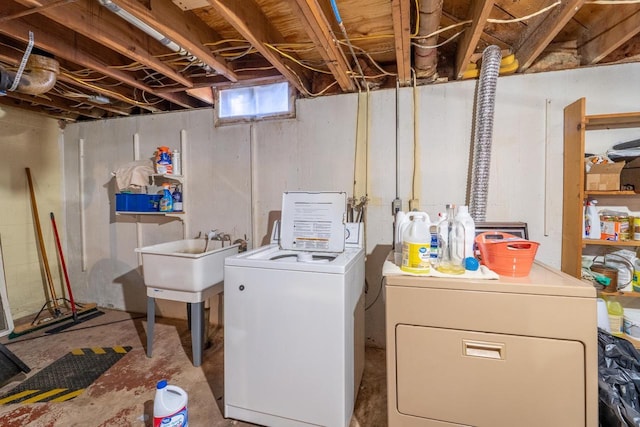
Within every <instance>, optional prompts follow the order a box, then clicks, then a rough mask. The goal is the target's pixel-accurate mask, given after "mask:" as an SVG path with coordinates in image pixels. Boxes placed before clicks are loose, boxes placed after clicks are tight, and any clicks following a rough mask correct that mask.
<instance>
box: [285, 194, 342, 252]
mask: <svg viewBox="0 0 640 427" xmlns="http://www.w3.org/2000/svg"><path fill="white" fill-rule="evenodd" d="M346 209H347V194H346V193H344V192H340V193H331V192H302V191H300V192H285V193H283V194H282V221H281V224H280V247H281V248H282V249H287V250H293V251H313V252H342V251H344V236H345V225H344V220H345V216H346Z"/></svg>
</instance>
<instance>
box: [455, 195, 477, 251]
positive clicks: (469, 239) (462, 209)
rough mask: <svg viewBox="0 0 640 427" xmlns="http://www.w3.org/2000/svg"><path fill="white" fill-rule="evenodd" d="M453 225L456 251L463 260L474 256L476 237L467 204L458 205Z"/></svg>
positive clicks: (474, 226)
mask: <svg viewBox="0 0 640 427" xmlns="http://www.w3.org/2000/svg"><path fill="white" fill-rule="evenodd" d="M454 226H455V228H456V231H455V235H456V243H455V244H456V252H457V253H458V254H459V256H460V258H462V260H463V261H464V259H465V258H469V257H471V258H474V257H475V253H474V250H473V247H474V243H475V238H476V225H475V222H474V221H473V218H472V217H471V215H470V214H469V207H468V206H458V212H457V213H456V218H455V224H454Z"/></svg>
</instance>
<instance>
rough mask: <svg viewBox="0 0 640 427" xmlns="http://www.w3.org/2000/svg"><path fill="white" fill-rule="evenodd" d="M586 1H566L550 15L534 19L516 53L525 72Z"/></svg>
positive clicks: (524, 33) (519, 42)
mask: <svg viewBox="0 0 640 427" xmlns="http://www.w3.org/2000/svg"><path fill="white" fill-rule="evenodd" d="M585 1H586V0H566V1H563V2H561V3H560V4H559V5H558V6H557V7H554V8H553V9H552V10H550V11H549V12H548V13H546V14H544V15H540V16H537V17H535V18H533V19H532V22H530V23H529V26H528V27H527V29H526V30H525V31H524V32H523V33H522V34H521V35H520V40H519V41H518V43H517V44H516V46H515V47H514V53H515V55H516V58H517V59H518V62H519V64H520V67H519V68H518V70H519V71H520V72H523V71H525V70H526V69H527V68H529V67H530V66H531V64H533V61H535V60H536V59H537V58H538V56H540V54H541V53H542V52H543V51H544V49H545V48H546V47H547V46H548V45H549V43H551V42H552V41H553V39H554V37H555V36H556V35H558V33H559V32H560V31H561V30H562V28H564V26H565V25H567V22H569V20H570V19H571V18H573V16H574V15H575V14H576V11H578V9H580V8H581V7H582V5H583V4H584V3H585Z"/></svg>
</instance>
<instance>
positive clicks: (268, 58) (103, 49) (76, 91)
mask: <svg viewBox="0 0 640 427" xmlns="http://www.w3.org/2000/svg"><path fill="white" fill-rule="evenodd" d="M337 3H338V7H339V9H340V10H339V14H340V15H341V19H338V16H337V13H336V12H337V10H333V11H332V5H331V4H330V1H329V0H284V1H283V0H0V73H6V72H9V73H11V72H15V70H16V69H17V64H18V63H19V61H20V60H21V59H22V54H23V52H24V51H25V49H26V46H27V42H28V35H29V31H32V32H33V33H34V35H35V46H34V48H35V50H34V52H35V53H37V54H45V55H46V54H51V55H54V56H55V59H56V60H57V61H58V62H59V63H60V69H61V73H60V75H59V76H58V82H57V83H56V85H55V86H54V88H53V89H51V90H50V91H49V92H48V93H47V96H45V97H43V98H44V99H48V100H49V101H51V102H50V103H49V105H45V104H46V103H45V102H44V101H42V104H39V105H40V107H39V108H41V109H42V111H43V112H44V113H45V114H49V115H51V116H53V117H64V118H65V120H75V119H78V120H89V119H96V118H99V117H112V116H114V115H126V114H148V113H153V112H159V111H172V110H179V109H191V108H201V107H205V106H211V105H212V103H213V102H214V101H215V99H214V98H213V96H212V91H211V90H210V88H214V90H218V89H220V88H227V87H234V86H236V87H239V86H248V85H256V84H265V83H271V82H277V81H288V82H289V83H290V85H292V86H293V87H295V88H296V89H297V90H298V92H299V94H301V96H327V95H331V94H338V93H345V92H350V91H353V90H355V89H354V88H355V87H356V86H358V84H359V81H358V79H359V78H361V76H359V75H356V74H355V73H354V71H356V67H357V73H360V72H361V73H363V74H364V75H365V76H364V78H366V79H367V82H368V83H369V84H368V88H369V89H373V90H376V89H378V88H390V87H394V86H395V85H396V84H402V85H409V84H411V83H414V84H417V85H423V84H432V83H443V82H446V81H447V80H454V79H458V78H460V77H461V76H463V74H464V76H463V77H464V78H474V77H475V76H477V75H478V73H475V72H470V73H465V71H467V69H468V68H469V67H468V66H469V64H470V63H475V62H477V61H478V60H479V59H480V57H481V55H482V52H483V51H484V49H486V47H487V46H489V45H496V46H498V47H499V48H500V49H501V50H502V51H503V52H512V53H514V54H515V57H516V59H517V63H514V65H513V67H512V68H514V67H516V66H518V67H519V68H518V70H517V71H515V72H517V73H523V72H536V73H538V72H543V71H548V70H554V69H568V68H576V67H580V66H583V65H587V66H588V65H593V64H602V63H620V62H640V41H639V40H640V4H619V3H620V2H610V3H607V4H594V1H592V0H540V1H537V2H525V1H522V0H478V1H475V0H338V1H337ZM106 6H109V8H108V7H106ZM112 6H113V7H112ZM114 8H116V9H115V10H114ZM117 8H120V9H119V10H120V11H118V9H117ZM336 9H337V8H336ZM112 10H113V11H115V12H118V14H115V13H114V12H112ZM421 12H422V13H421ZM125 18H126V19H125ZM334 18H335V19H334ZM490 18H491V19H490ZM337 20H340V21H341V25H340V26H338V24H337V23H336V21H337ZM461 23H462V25H460V24H461ZM452 24H458V25H454V26H451V25H452ZM450 26H451V27H450ZM459 33H460V34H459ZM163 37H164V38H166V39H167V40H170V42H167V43H164V42H163V43H161V42H160V41H159V39H162V38H163ZM343 39H348V41H349V44H347V43H345V42H343ZM420 44H422V46H419V45H420ZM180 48H182V49H180ZM38 49H40V51H38ZM352 50H353V51H352ZM42 51H44V52H42ZM3 56H7V57H9V56H11V60H9V61H5V60H3V59H2V57H3ZM580 59H582V62H581V61H580ZM354 61H357V62H354ZM4 68H8V69H7V70H6V71H5V70H4ZM476 68H477V67H476ZM413 70H415V73H413V74H412V71H413ZM421 70H422V72H423V73H422V74H420V71H421ZM476 71H477V70H476ZM509 71H510V72H513V70H509ZM436 73H437V74H436ZM6 75H7V74H5V77H6ZM414 76H415V77H416V78H415V79H414V78H413V77H414ZM435 76H437V77H438V78H437V79H436V78H435ZM432 77H433V78H432ZM4 80H5V81H4V83H0V84H3V85H6V81H7V79H6V78H5V79H4ZM6 89H7V87H0V90H6ZM13 95H14V97H15V98H20V99H15V98H9V97H4V98H6V99H4V103H5V104H6V103H9V104H10V105H15V106H18V107H24V108H25V109H29V110H34V109H36V108H38V107H36V105H37V103H36V101H38V100H37V99H36V100H34V99H28V98H24V97H21V96H18V95H15V94H13ZM98 95H101V96H104V97H107V98H109V100H110V102H109V103H108V104H97V103H95V102H93V101H95V100H99V101H102V99H98V98H96V96H98ZM54 98H55V99H56V101H55V102H53V101H52V100H53V99H54ZM78 100H80V101H78ZM92 102H93V103H92ZM65 106H66V108H69V109H70V110H72V111H71V112H65V110H64V108H65ZM27 107H28V108H27ZM74 108H75V110H74ZM85 109H87V110H88V111H87V112H85V111H84V110H85Z"/></svg>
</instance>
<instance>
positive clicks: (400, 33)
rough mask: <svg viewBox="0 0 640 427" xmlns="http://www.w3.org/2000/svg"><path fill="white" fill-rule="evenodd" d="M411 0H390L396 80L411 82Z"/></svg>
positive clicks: (405, 82) (401, 82)
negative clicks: (396, 68)
mask: <svg viewBox="0 0 640 427" xmlns="http://www.w3.org/2000/svg"><path fill="white" fill-rule="evenodd" d="M410 1H411V0H391V13H392V17H393V34H394V35H395V50H396V64H397V67H398V81H399V82H400V85H402V86H406V85H408V84H410V83H411V3H410Z"/></svg>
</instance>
